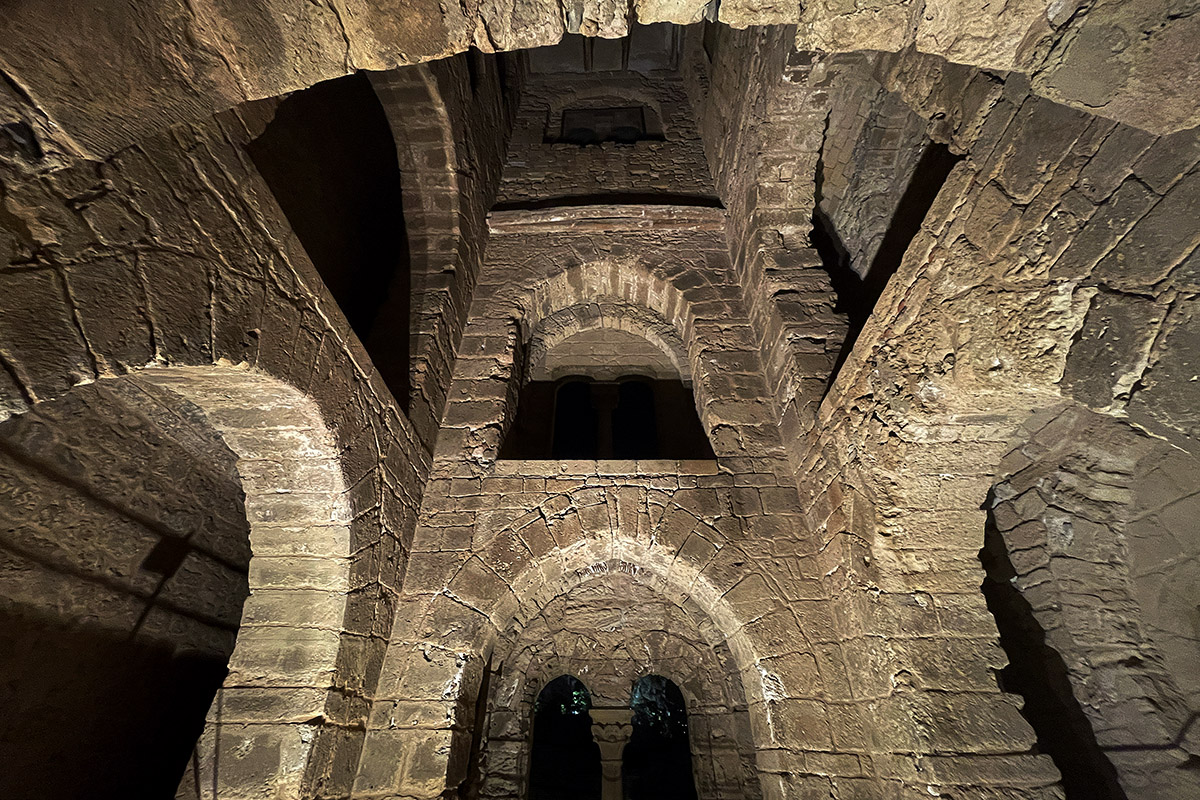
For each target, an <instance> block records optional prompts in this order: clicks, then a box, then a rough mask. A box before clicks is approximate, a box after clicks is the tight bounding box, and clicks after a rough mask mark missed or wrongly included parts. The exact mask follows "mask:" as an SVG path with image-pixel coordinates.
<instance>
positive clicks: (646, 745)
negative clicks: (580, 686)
mask: <svg viewBox="0 0 1200 800" xmlns="http://www.w3.org/2000/svg"><path fill="white" fill-rule="evenodd" d="M630 707H631V708H633V734H632V735H631V736H630V737H629V744H627V745H625V752H624V754H623V756H622V761H623V763H622V765H621V783H622V785H623V789H624V795H625V800H696V781H695V778H694V777H693V775H692V750H691V747H690V746H689V745H688V728H687V708H686V706H685V704H684V700H683V693H682V692H680V691H679V687H678V686H676V685H675V684H674V683H672V682H671V681H670V680H668V679H667V678H664V677H662V676H661V675H647V676H646V677H644V678H640V679H639V680H638V682H637V683H635V684H634V686H633V697H632V700H631V701H630Z"/></svg>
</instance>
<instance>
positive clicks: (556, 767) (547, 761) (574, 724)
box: [529, 675, 600, 800]
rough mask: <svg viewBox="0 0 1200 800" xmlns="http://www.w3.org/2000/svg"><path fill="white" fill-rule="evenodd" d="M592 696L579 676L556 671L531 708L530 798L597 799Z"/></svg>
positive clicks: (598, 790) (548, 799)
mask: <svg viewBox="0 0 1200 800" xmlns="http://www.w3.org/2000/svg"><path fill="white" fill-rule="evenodd" d="M591 707H592V700H591V695H590V694H589V693H588V690H587V687H586V686H584V685H583V683H582V682H580V681H579V679H577V678H573V677H571V676H570V675H560V676H559V677H557V678H555V679H554V680H552V681H550V682H549V683H547V684H546V685H545V687H543V688H542V691H541V692H540V693H539V694H538V697H537V702H536V703H535V704H534V708H533V747H532V752H531V757H530V770H529V800H564V798H578V800H600V749H599V747H597V745H596V743H595V742H594V741H593V740H592V719H591V717H590V716H589V715H588V712H589V711H590V710H591Z"/></svg>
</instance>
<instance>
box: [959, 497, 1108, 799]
mask: <svg viewBox="0 0 1200 800" xmlns="http://www.w3.org/2000/svg"><path fill="white" fill-rule="evenodd" d="M987 507H988V508H990V507H991V499H990V498H989V501H988V506H987ZM979 560H980V561H981V562H982V563H983V568H984V570H985V572H986V577H985V578H984V581H983V585H982V587H981V590H982V591H983V596H984V598H986V600H987V607H988V611H990V612H991V613H992V616H993V617H995V618H996V627H997V628H998V629H999V631H1000V646H1001V647H1002V648H1004V652H1005V653H1006V654H1007V655H1008V666H1006V667H1005V668H1004V669H1002V670H1001V671H1000V672H999V673H998V675H997V679H998V682H999V684H1000V688H1001V689H1002V690H1003V691H1006V692H1013V693H1015V694H1019V695H1021V697H1023V698H1024V699H1025V706H1024V708H1022V709H1021V715H1022V716H1024V717H1025V719H1026V720H1027V721H1028V722H1029V725H1030V726H1031V727H1032V728H1033V731H1034V733H1035V734H1037V747H1038V750H1039V751H1041V752H1043V753H1045V754H1046V755H1048V756H1050V758H1051V759H1052V760H1053V761H1054V765H1055V766H1056V767H1058V771H1059V772H1061V773H1062V784H1063V788H1064V789H1065V790H1066V795H1067V800H1127V798H1126V795H1125V791H1124V790H1123V789H1122V788H1121V784H1120V783H1119V782H1118V780H1117V771H1116V769H1115V768H1114V767H1113V765H1112V762H1111V761H1109V760H1108V756H1106V755H1105V754H1104V751H1103V750H1101V749H1100V745H1099V744H1097V742H1096V735H1095V733H1094V732H1093V731H1092V726H1091V723H1090V722H1089V721H1088V718H1087V717H1086V716H1085V715H1084V713H1083V709H1082V708H1080V706H1079V701H1078V700H1076V699H1075V695H1074V693H1073V692H1072V690H1071V683H1070V680H1069V679H1068V677H1067V667H1066V664H1064V663H1063V660H1062V656H1060V655H1059V654H1058V651H1056V650H1055V649H1054V648H1052V647H1050V646H1049V645H1048V644H1046V632H1045V630H1043V629H1042V626H1041V625H1040V624H1039V623H1038V621H1037V619H1036V618H1035V617H1034V615H1033V608H1032V607H1031V606H1030V605H1029V602H1028V601H1027V600H1026V599H1025V598H1024V597H1023V596H1022V595H1021V593H1020V592H1019V591H1018V590H1017V588H1016V587H1015V586H1013V584H1012V578H1014V577H1016V574H1017V572H1016V570H1015V569H1014V568H1013V565H1012V562H1011V561H1010V560H1009V557H1008V550H1007V548H1006V547H1005V544H1004V537H1003V536H1001V535H1000V532H999V531H998V530H997V529H996V526H995V523H994V522H993V520H992V515H991V512H990V511H989V512H988V521H987V527H986V528H985V531H984V539H983V549H982V550H980V551H979Z"/></svg>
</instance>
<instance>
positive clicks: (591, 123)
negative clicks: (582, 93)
mask: <svg viewBox="0 0 1200 800" xmlns="http://www.w3.org/2000/svg"><path fill="white" fill-rule="evenodd" d="M648 116H649V115H648V114H647V113H646V109H645V108H643V107H642V106H623V107H621V108H569V109H566V110H565V111H563V113H562V125H561V128H560V131H561V133H560V135H559V137H558V138H557V140H554V141H558V142H562V143H565V144H576V145H580V146H584V145H589V144H600V143H601V142H616V143H617V144H633V143H634V142H641V141H647V140H653V141H662V138H663V137H662V136H661V135H659V134H654V133H652V132H651V131H650V130H649V127H648V124H647V117H648Z"/></svg>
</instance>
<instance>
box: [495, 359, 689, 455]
mask: <svg viewBox="0 0 1200 800" xmlns="http://www.w3.org/2000/svg"><path fill="white" fill-rule="evenodd" d="M500 457H501V458H506V459H507V458H520V459H544V458H551V459H571V460H589V461H591V460H604V459H613V458H615V459H656V458H677V459H708V458H713V451H712V447H711V445H709V442H708V436H707V435H706V434H705V432H704V426H703V425H702V424H701V422H700V418H699V416H698V415H697V414H696V409H695V405H694V402H693V400H692V392H691V389H690V388H689V387H688V386H686V385H685V384H684V383H683V381H680V380H650V379H647V378H643V377H639V376H633V375H630V376H624V377H622V378H620V379H618V380H616V381H596V380H592V379H591V378H588V377H584V376H571V377H567V378H564V379H563V380H560V381H530V382H529V383H527V384H525V386H524V388H522V390H521V398H520V400H519V402H518V404H517V416H516V419H515V420H514V422H513V426H512V428H511V429H510V430H509V432H508V437H507V438H506V439H505V441H504V446H503V447H502V448H501V450H500Z"/></svg>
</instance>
